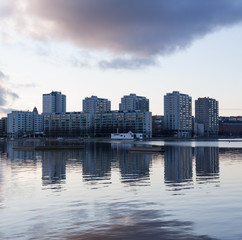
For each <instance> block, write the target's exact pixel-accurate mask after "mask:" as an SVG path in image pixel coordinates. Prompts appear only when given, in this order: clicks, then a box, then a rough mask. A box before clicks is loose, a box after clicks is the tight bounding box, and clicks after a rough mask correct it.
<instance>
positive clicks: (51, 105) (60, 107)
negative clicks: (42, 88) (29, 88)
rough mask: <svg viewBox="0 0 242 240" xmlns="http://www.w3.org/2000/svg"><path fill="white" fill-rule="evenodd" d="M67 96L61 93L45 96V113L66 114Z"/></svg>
mask: <svg viewBox="0 0 242 240" xmlns="http://www.w3.org/2000/svg"><path fill="white" fill-rule="evenodd" d="M65 112H66V95H64V94H62V93H61V92H54V91H52V92H51V93H48V94H43V113H65Z"/></svg>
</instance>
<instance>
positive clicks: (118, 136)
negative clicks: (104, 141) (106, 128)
mask: <svg viewBox="0 0 242 240" xmlns="http://www.w3.org/2000/svg"><path fill="white" fill-rule="evenodd" d="M111 139H114V140H133V139H134V134H133V133H132V132H131V131H129V132H128V133H111Z"/></svg>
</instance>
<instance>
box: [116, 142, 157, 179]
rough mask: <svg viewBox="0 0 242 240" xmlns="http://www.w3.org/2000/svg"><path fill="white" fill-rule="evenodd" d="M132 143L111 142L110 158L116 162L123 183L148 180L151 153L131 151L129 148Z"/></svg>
mask: <svg viewBox="0 0 242 240" xmlns="http://www.w3.org/2000/svg"><path fill="white" fill-rule="evenodd" d="M132 146H133V144H132V145H131V144H124V145H120V144H119V143H117V145H116V146H115V144H112V158H113V159H115V160H116V161H117V162H118V166H119V169H120V173H121V177H122V179H121V181H122V182H125V183H134V182H140V181H145V183H146V184H147V180H149V175H150V164H151V161H152V154H144V153H132V152H129V148H130V147H132Z"/></svg>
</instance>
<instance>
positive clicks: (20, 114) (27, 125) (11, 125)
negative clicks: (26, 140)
mask: <svg viewBox="0 0 242 240" xmlns="http://www.w3.org/2000/svg"><path fill="white" fill-rule="evenodd" d="M42 131H43V118H42V115H39V114H37V113H36V112H29V111H13V112H12V113H9V114H8V117H7V136H8V137H10V138H18V137H24V136H29V135H31V134H33V133H36V132H42Z"/></svg>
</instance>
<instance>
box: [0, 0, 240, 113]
mask: <svg viewBox="0 0 242 240" xmlns="http://www.w3.org/2000/svg"><path fill="white" fill-rule="evenodd" d="M74 2H75V1H72V0H71V1H68V3H67V2H65V1H59V2H58V8H56V4H57V2H56V1H51V3H50V2H48V1H46V0H42V1H38V0H35V1H27V0H20V1H16V0H11V1H7V0H3V1H1V3H0V14H1V17H2V21H1V23H0V51H1V58H0V93H1V94H0V116H1V117H3V116H6V114H7V113H9V112H11V111H12V110H23V111H25V110H31V109H33V107H34V106H36V107H37V108H38V109H39V110H40V109H41V102H42V95H41V94H42V93H48V92H51V91H52V90H55V91H61V92H63V93H64V94H66V95H67V96H68V100H67V106H66V109H67V111H68V112H72V111H80V110H81V109H82V100H83V99H84V98H85V97H87V96H92V95H95V96H98V97H100V98H107V99H109V100H110V101H111V102H112V106H111V109H112V110H114V109H118V106H119V103H120V98H121V96H124V95H127V94H129V93H133V92H134V93H135V94H137V95H138V96H145V97H146V98H147V99H149V100H150V111H151V112H152V114H153V115H163V114H164V109H163V106H164V101H163V96H164V95H165V94H166V93H168V92H172V91H179V92H181V93H184V94H189V95H190V96H191V97H192V100H193V103H194V100H195V99H198V98H199V97H211V98H214V99H216V100H218V101H219V103H220V105H219V107H220V109H219V115H220V116H232V115H234V116H238V115H242V95H241V94H240V89H241V88H242V82H241V78H242V72H241V66H240V65H241V64H240V63H241V62H242V48H241V46H240V45H241V44H240V43H241V41H242V24H241V20H242V3H240V2H238V1H233V2H228V1H221V0H220V1H214V3H213V4H211V3H209V1H197V2H196V4H192V2H191V1H189V0H187V1H183V3H182V4H181V3H178V1H173V2H160V3H158V2H157V1H154V2H151V3H149V4H148V5H147V4H146V2H145V1H132V2H130V1H122V2H117V1H114V0H113V1H110V0H103V1H99V3H98V2H95V4H96V5H95V4H94V5H95V6H96V7H94V5H91V4H89V3H88V1H86V0H84V1H80V2H77V3H76V4H74ZM46 9H48V11H45V10H46ZM157 9H160V12H159V11H157ZM111 12H112V13H114V14H111ZM163 12H166V14H162V13H163ZM85 13H87V14H85ZM107 13H110V14H107ZM187 13H190V14H187ZM75 19H76V21H74V20H75ZM192 108H193V115H194V108H195V104H193V107H192Z"/></svg>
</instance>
